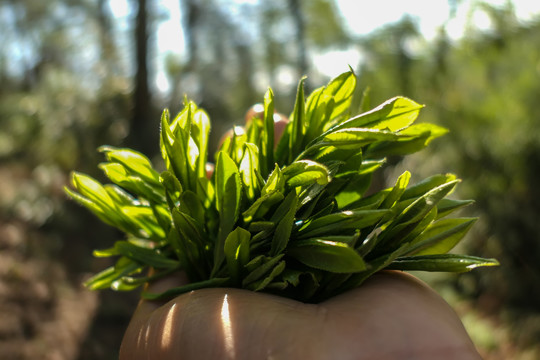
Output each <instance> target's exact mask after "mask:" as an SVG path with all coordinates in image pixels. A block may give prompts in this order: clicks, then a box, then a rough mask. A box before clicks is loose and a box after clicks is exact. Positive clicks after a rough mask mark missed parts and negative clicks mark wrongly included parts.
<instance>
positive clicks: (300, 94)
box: [288, 77, 306, 163]
mask: <svg viewBox="0 0 540 360" xmlns="http://www.w3.org/2000/svg"><path fill="white" fill-rule="evenodd" d="M305 80H306V78H305V77H303V78H302V79H300V81H299V83H298V89H297V92H296V103H295V104H294V110H293V113H292V114H291V117H290V121H291V124H292V125H291V128H290V129H291V130H290V137H289V157H288V162H289V163H291V162H292V161H293V159H294V158H295V157H296V155H298V154H299V153H300V152H301V146H302V141H303V138H304V131H305V129H304V122H305V116H306V109H305V98H304V81H305Z"/></svg>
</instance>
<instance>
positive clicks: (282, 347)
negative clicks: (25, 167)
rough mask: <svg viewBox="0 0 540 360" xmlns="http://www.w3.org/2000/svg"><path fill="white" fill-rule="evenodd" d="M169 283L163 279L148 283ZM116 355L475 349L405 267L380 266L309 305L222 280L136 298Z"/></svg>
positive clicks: (423, 354) (404, 354) (385, 355)
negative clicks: (168, 296) (166, 297)
mask: <svg viewBox="0 0 540 360" xmlns="http://www.w3.org/2000/svg"><path fill="white" fill-rule="evenodd" d="M184 281H185V280H184ZM174 285H178V284H174ZM174 285H173V284H171V283H170V280H166V281H165V282H162V283H158V284H154V285H153V288H152V289H150V290H151V291H159V290H160V289H165V288H168V287H170V286H174ZM120 359H121V360H127V359H133V360H137V359H164V360H166V359H344V360H345V359H462V360H467V359H480V356H479V355H478V353H477V351H476V349H475V347H474V345H473V343H472V341H471V340H470V338H469V336H468V335H467V332H466V331H465V329H464V327H463V325H462V323H461V321H460V320H459V318H458V316H457V315H456V313H455V312H454V311H453V309H452V308H451V307H450V306H449V305H448V304H447V303H446V302H445V301H444V300H443V299H442V298H441V297H440V296H439V295H438V294H437V293H436V292H435V291H433V290H432V289H431V288H429V287H428V286H427V285H425V284H424V283H423V282H421V281H420V280H418V279H416V278H415V277H413V276H411V275H408V274H405V273H400V272H395V271H385V272H381V273H378V274H375V275H374V276H373V277H372V278H370V279H369V280H367V281H366V282H365V283H364V284H363V285H362V286H361V287H359V288H357V289H354V290H351V291H349V292H347V293H344V294H341V295H338V296H336V297H334V298H331V299H329V300H327V301H325V302H323V303H320V304H316V305H315V304H304V303H301V302H298V301H295V300H290V299H286V298H282V297H278V296H274V295H269V294H263V293H256V292H252V291H247V290H241V289H230V288H213V289H202V290H196V291H193V292H190V293H188V294H184V295H181V296H178V297H176V298H174V299H173V300H171V301H169V302H167V303H165V304H163V303H159V302H151V301H141V302H140V304H139V306H138V308H137V310H136V312H135V314H134V316H133V319H132V321H131V323H130V325H129V327H128V329H127V331H126V334H125V336H124V340H123V343H122V346H121V349H120Z"/></svg>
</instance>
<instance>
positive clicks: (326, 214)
mask: <svg viewBox="0 0 540 360" xmlns="http://www.w3.org/2000/svg"><path fill="white" fill-rule="evenodd" d="M355 87H356V76H355V75H354V73H353V72H352V71H350V72H347V73H343V74H341V75H340V76H338V77H336V78H335V79H333V80H332V81H331V82H330V83H329V84H328V85H327V86H326V87H321V88H319V89H317V90H315V91H314V92H313V93H312V94H311V95H310V96H308V97H307V100H306V99H305V96H304V79H302V80H300V82H299V85H298V91H297V95H296V104H295V107H294V110H293V112H292V114H291V121H290V122H289V123H288V124H287V127H286V129H285V132H284V134H283V136H282V137H281V139H280V140H279V143H278V145H277V147H276V148H275V149H274V119H273V115H274V102H273V101H274V95H273V92H272V90H271V89H269V90H268V91H267V93H266V94H265V97H264V114H263V116H262V117H261V118H260V119H259V118H253V119H251V122H250V123H249V126H248V128H247V131H246V132H245V133H235V134H233V136H232V137H230V138H227V139H226V140H225V141H224V143H223V144H222V146H221V148H220V149H219V151H218V153H217V155H216V165H215V171H214V172H213V174H212V176H211V178H210V179H208V178H207V174H206V162H207V158H208V150H207V149H208V136H209V131H210V120H209V118H208V116H207V114H206V113H205V112H204V111H203V110H201V109H199V108H198V107H197V106H196V105H195V104H194V103H193V102H186V104H185V107H184V109H183V110H182V111H181V112H180V113H179V114H178V115H177V116H176V117H175V118H174V119H172V120H171V119H170V117H169V113H168V111H167V110H165V111H164V112H163V115H162V118H161V140H160V147H161V155H162V157H163V159H164V162H165V165H166V170H165V171H164V172H162V173H161V174H160V173H158V172H157V171H156V170H155V169H154V168H153V167H152V165H151V163H150V161H149V160H148V159H147V158H146V157H145V156H144V155H142V154H141V153H138V152H136V151H134V150H130V149H120V148H113V147H102V148H101V149H100V150H101V151H102V152H103V153H104V155H105V157H106V160H107V161H106V162H105V163H102V164H101V165H100V168H101V169H102V170H103V171H104V172H105V175H106V176H107V177H108V178H109V180H111V181H112V182H113V183H114V184H107V185H102V184H101V183H99V182H98V181H96V180H94V179H93V178H91V177H89V176H87V175H84V174H80V173H73V175H72V185H73V187H74V189H75V191H73V190H70V189H67V188H66V191H67V192H68V194H69V195H70V196H71V197H72V198H73V199H74V200H76V201H77V202H79V203H80V204H82V205H84V206H86V207H87V208H88V209H89V210H91V211H92V212H93V213H94V214H95V215H96V216H98V217H99V218H100V219H101V220H103V221H104V222H105V223H107V224H110V225H113V226H115V227H117V228H118V229H120V230H121V231H123V232H125V233H126V234H127V237H126V239H125V240H121V241H117V242H116V243H115V245H114V246H113V247H112V248H109V249H105V250H98V251H96V252H95V253H94V254H95V255H96V256H107V257H108V256H119V259H118V260H117V262H116V264H115V265H114V266H112V267H110V268H108V269H106V270H105V271H103V272H101V273H99V274H97V275H96V276H94V277H93V278H92V279H90V280H89V281H88V282H87V285H88V286H89V287H90V288H92V289H103V288H108V287H112V288H113V289H116V290H131V289H134V288H136V287H138V286H139V285H141V284H144V283H145V282H149V281H152V280H154V279H156V278H160V277H163V276H167V275H170V274H172V273H175V272H177V271H185V272H186V273H187V275H188V277H189V279H190V281H191V283H190V284H188V285H186V286H182V287H179V288H174V289H170V290H168V291H165V292H164V293H161V294H150V293H144V294H143V296H145V297H147V298H160V297H169V296H172V295H175V294H180V293H183V292H186V291H189V290H193V289H196V288H202V287H216V286H233V287H241V288H246V289H250V290H254V291H269V292H275V293H278V294H280V295H283V296H288V297H292V298H297V299H301V300H304V301H319V300H322V299H325V298H328V297H330V296H332V295H334V294H336V293H340V292H342V291H345V290H347V289H350V288H353V287H356V286H359V285H360V284H361V283H362V282H363V281H364V280H365V279H366V278H368V277H369V276H371V275H372V274H373V273H375V272H377V271H379V270H381V269H385V268H386V269H398V270H426V271H452V272H464V271H469V270H471V269H473V268H475V267H478V266H492V265H496V264H497V261H496V260H494V259H482V258H477V257H470V256H464V255H454V254H447V252H448V251H449V250H451V249H452V248H453V247H454V246H455V245H456V244H457V243H458V242H459V241H460V240H461V238H462V237H463V236H464V235H465V233H466V232H467V231H468V230H469V228H470V227H471V226H472V224H473V223H474V222H475V220H476V219H474V218H446V216H447V215H448V214H450V213H452V212H453V211H455V210H457V209H459V208H461V207H463V206H465V205H467V204H469V203H470V201H458V200H451V199H448V198H447V197H446V196H447V195H448V194H449V193H451V192H452V191H453V189H454V188H455V186H456V185H457V183H458V182H459V180H458V179H456V177H455V176H454V175H451V174H446V175H434V176H431V177H429V178H427V179H425V180H423V181H421V182H419V183H417V184H415V185H413V186H409V187H408V183H409V179H410V177H411V174H410V173H409V172H408V171H406V172H404V173H403V174H402V175H401V176H399V178H398V179H397V181H396V183H395V185H394V186H393V187H390V188H387V189H384V190H382V191H379V192H375V193H373V194H371V195H368V194H367V191H368V189H369V184H370V181H371V178H372V175H373V173H374V172H375V171H376V170H377V169H379V168H380V167H381V165H382V164H383V163H384V162H385V158H386V157H387V156H390V155H407V154H410V153H414V152H417V151H419V150H421V149H423V148H425V147H426V146H427V145H428V144H429V143H430V142H431V141H432V140H433V139H434V138H437V137H439V136H441V135H443V134H444V133H446V130H445V129H443V128H441V127H439V126H436V125H433V124H428V123H420V124H415V123H414V122H415V120H416V118H417V116H418V114H419V112H420V110H421V108H422V107H423V106H422V105H419V104H417V103H416V102H414V101H412V100H410V99H407V98H404V97H395V98H392V99H390V100H388V101H386V102H384V103H382V104H381V105H379V106H377V107H376V108H374V109H372V110H370V111H367V112H364V113H361V114H359V115H354V112H353V110H352V109H351V103H352V95H353V93H354V89H355ZM364 106H366V105H364ZM149 267H151V268H153V269H154V272H153V274H151V275H149V274H147V273H146V272H145V270H146V269H147V268H149ZM141 273H143V274H142V275H140V274H141Z"/></svg>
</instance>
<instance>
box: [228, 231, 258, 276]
mask: <svg viewBox="0 0 540 360" xmlns="http://www.w3.org/2000/svg"><path fill="white" fill-rule="evenodd" d="M250 238H251V234H250V232H249V231H247V230H245V229H242V228H241V227H237V228H236V229H234V230H233V231H232V232H230V233H229V235H228V236H227V238H226V239H225V244H224V253H225V260H226V261H227V268H228V269H229V273H230V276H231V279H232V280H233V281H234V282H235V283H239V281H240V273H241V272H242V270H243V269H244V266H245V265H246V264H247V263H248V262H249V240H250Z"/></svg>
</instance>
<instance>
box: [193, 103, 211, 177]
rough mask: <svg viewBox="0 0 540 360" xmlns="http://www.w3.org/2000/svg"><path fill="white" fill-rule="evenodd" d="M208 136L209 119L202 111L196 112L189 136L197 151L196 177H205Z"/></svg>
mask: <svg viewBox="0 0 540 360" xmlns="http://www.w3.org/2000/svg"><path fill="white" fill-rule="evenodd" d="M209 135H210V119H209V118H208V114H206V112H204V111H203V110H197V111H196V112H195V114H194V115H193V122H192V124H191V136H192V138H193V141H194V143H195V145H196V146H197V149H198V152H199V154H198V157H197V176H198V177H200V178H204V177H206V162H207V161H208V139H209Z"/></svg>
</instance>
